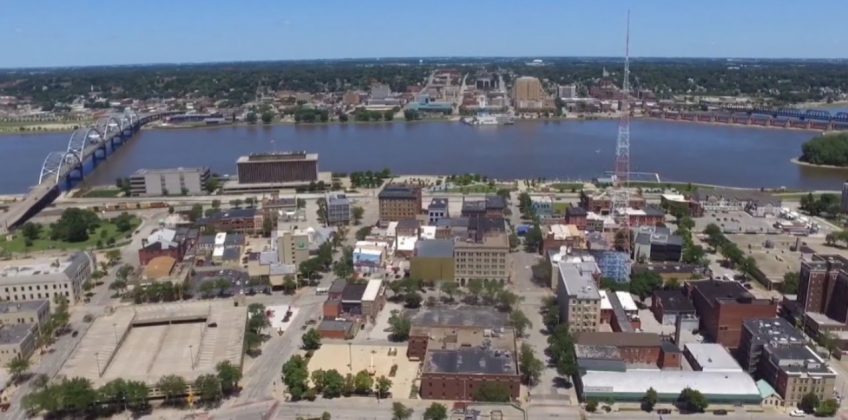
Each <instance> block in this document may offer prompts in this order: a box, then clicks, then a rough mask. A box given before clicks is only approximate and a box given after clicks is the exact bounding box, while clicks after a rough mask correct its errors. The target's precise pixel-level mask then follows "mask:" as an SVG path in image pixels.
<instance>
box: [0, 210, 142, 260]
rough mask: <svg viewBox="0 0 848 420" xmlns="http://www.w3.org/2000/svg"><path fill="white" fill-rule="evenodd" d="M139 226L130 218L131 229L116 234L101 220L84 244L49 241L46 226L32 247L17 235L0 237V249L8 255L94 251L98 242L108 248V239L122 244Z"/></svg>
mask: <svg viewBox="0 0 848 420" xmlns="http://www.w3.org/2000/svg"><path fill="white" fill-rule="evenodd" d="M140 224H141V220H139V219H138V218H137V217H133V218H132V229H130V230H128V231H127V232H125V233H121V232H118V228H117V227H116V226H115V224H114V223H111V222H109V221H108V220H102V221H101V223H100V226H98V227H97V229H96V230H95V231H94V233H93V234H90V235H89V236H88V240H87V241H85V242H64V241H54V240H51V239H50V228H49V227H48V226H43V227H42V229H41V235H40V236H39V239H36V240H35V241H33V243H32V246H30V247H27V246H26V243H25V241H24V237H23V235H21V234H20V232H19V233H17V234H15V236H14V238H13V239H12V240H6V239H5V238H3V237H0V249H3V250H4V251H5V252H10V253H23V252H33V251H44V250H63V251H65V250H68V251H71V250H80V249H96V248H97V244H98V241H100V242H101V245H102V246H104V247H105V246H108V244H109V239H110V238H112V239H113V240H114V243H120V242H124V241H125V239H126V238H128V236H130V235H132V233H133V231H135V229H136V228H138V225H140Z"/></svg>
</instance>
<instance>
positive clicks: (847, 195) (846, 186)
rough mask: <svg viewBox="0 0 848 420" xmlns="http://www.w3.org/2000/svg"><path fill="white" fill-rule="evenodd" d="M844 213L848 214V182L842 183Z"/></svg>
mask: <svg viewBox="0 0 848 420" xmlns="http://www.w3.org/2000/svg"><path fill="white" fill-rule="evenodd" d="M842 212H843V213H848V181H845V182H843V183H842Z"/></svg>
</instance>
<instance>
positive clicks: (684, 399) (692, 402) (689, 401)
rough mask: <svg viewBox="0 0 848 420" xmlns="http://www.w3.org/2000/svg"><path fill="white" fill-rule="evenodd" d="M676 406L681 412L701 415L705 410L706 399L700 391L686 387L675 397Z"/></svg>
mask: <svg viewBox="0 0 848 420" xmlns="http://www.w3.org/2000/svg"><path fill="white" fill-rule="evenodd" d="M677 405H678V407H679V408H680V409H681V410H684V411H687V412H690V413H703V412H704V410H706V409H707V405H708V402H707V399H706V398H705V397H704V395H703V394H701V391H698V390H697V389H692V388H689V387H686V388H684V389H683V391H680V395H679V396H678V397H677Z"/></svg>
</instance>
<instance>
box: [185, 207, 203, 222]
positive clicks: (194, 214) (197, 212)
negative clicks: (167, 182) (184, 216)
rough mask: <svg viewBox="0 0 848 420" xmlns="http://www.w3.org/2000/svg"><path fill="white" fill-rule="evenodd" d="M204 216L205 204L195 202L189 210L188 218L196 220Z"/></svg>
mask: <svg viewBox="0 0 848 420" xmlns="http://www.w3.org/2000/svg"><path fill="white" fill-rule="evenodd" d="M202 216H203V205H201V204H194V205H192V206H191V210H189V212H188V220H190V221H192V222H196V221H197V220H198V219H200V218H201V217H202Z"/></svg>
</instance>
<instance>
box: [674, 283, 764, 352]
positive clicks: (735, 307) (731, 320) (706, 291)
mask: <svg viewBox="0 0 848 420" xmlns="http://www.w3.org/2000/svg"><path fill="white" fill-rule="evenodd" d="M687 291H688V296H689V297H690V299H692V303H693V304H694V305H695V310H696V311H697V312H698V316H699V317H700V325H701V332H702V333H703V334H704V336H705V337H707V338H708V339H710V340H711V341H713V342H716V343H720V344H722V345H724V346H725V347H727V348H728V349H731V350H735V349H736V348H737V347H738V346H739V340H740V337H741V334H742V321H744V320H746V319H753V318H763V319H768V318H775V317H776V316H777V301H776V300H770V299H756V298H754V296H753V295H752V294H751V293H750V292H748V290H747V289H745V288H744V287H742V285H741V284H739V283H737V282H735V281H719V280H701V281H693V282H689V283H687Z"/></svg>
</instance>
